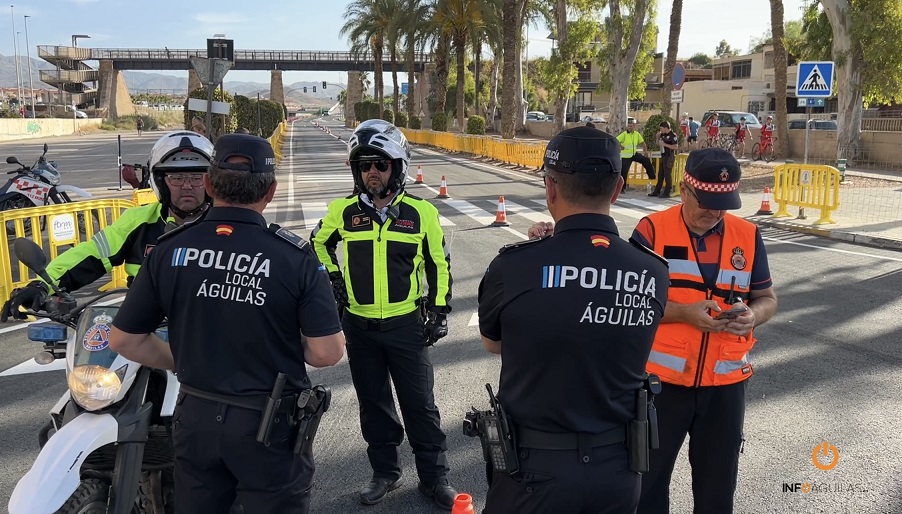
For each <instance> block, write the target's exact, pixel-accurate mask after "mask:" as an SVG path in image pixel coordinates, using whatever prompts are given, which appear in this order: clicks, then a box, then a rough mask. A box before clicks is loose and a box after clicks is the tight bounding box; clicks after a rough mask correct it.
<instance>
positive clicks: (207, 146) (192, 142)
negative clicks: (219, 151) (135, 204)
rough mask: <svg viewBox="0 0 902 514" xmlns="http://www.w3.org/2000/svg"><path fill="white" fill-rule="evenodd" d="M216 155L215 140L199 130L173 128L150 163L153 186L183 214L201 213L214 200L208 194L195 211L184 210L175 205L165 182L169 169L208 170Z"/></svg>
mask: <svg viewBox="0 0 902 514" xmlns="http://www.w3.org/2000/svg"><path fill="white" fill-rule="evenodd" d="M212 155H213V143H211V142H210V140H209V139H207V138H205V137H204V136H202V135H200V134H198V133H197V132H191V131H188V130H179V131H176V132H170V133H168V134H166V135H164V136H163V137H161V138H160V139H158V140H157V142H156V143H154V145H153V148H152V149H151V150H150V159H149V161H148V163H147V165H148V167H149V168H150V176H151V181H150V187H151V188H152V189H153V192H154V193H155V194H156V195H157V200H159V201H160V203H161V204H163V207H166V208H168V209H169V210H170V211H172V212H173V213H175V214H176V215H178V216H179V217H181V218H185V217H188V216H191V215H194V214H197V213H198V212H200V211H201V210H202V209H204V208H205V207H206V206H207V204H209V203H211V202H212V199H211V198H210V197H209V196H208V197H207V199H206V201H205V202H204V203H202V204H201V205H199V206H198V207H197V208H196V209H194V210H192V211H191V212H184V211H182V210H181V209H179V208H178V207H176V206H174V205H172V199H171V198H170V197H169V187H168V186H167V185H166V182H165V179H164V177H165V175H166V173H172V172H183V173H206V172H207V170H208V169H209V167H210V161H211V158H212V157H211V156H212Z"/></svg>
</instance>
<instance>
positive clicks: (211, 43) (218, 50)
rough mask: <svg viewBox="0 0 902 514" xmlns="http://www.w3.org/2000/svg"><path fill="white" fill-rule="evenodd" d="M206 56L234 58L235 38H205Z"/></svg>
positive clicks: (209, 57)
mask: <svg viewBox="0 0 902 514" xmlns="http://www.w3.org/2000/svg"><path fill="white" fill-rule="evenodd" d="M207 58H208V59H225V60H227V61H234V60H235V40H234V39H208V40H207Z"/></svg>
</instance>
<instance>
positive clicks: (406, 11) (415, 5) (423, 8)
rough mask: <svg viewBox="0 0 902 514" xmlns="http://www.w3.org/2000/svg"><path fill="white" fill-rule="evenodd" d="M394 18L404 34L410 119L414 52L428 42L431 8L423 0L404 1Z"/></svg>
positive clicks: (399, 29)
mask: <svg viewBox="0 0 902 514" xmlns="http://www.w3.org/2000/svg"><path fill="white" fill-rule="evenodd" d="M398 14H399V15H398V16H397V18H396V21H397V23H398V29H397V30H398V31H399V32H403V33H404V55H405V61H406V62H407V119H408V120H410V119H412V118H413V117H414V116H415V115H416V113H415V112H414V108H415V102H414V98H415V97H416V96H415V95H416V92H415V89H414V88H415V87H416V84H415V80H414V77H415V74H416V71H415V70H416V68H415V62H416V52H417V51H423V49H424V48H425V46H426V44H427V42H428V38H427V35H428V31H429V21H430V19H431V17H432V14H431V6H430V5H429V4H428V3H426V1H425V0H404V4H403V8H402V9H401V11H400V12H399V13H398Z"/></svg>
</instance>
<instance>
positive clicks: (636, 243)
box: [630, 237, 670, 268]
mask: <svg viewBox="0 0 902 514" xmlns="http://www.w3.org/2000/svg"><path fill="white" fill-rule="evenodd" d="M630 244H631V245H633V246H634V247H636V248H638V249H639V250H642V251H643V252H645V253H647V254H648V255H651V256H652V257H654V258H655V259H658V260H659V261H661V262H662V263H663V264H664V265H665V266H667V267H668V268H669V267H670V265H669V264H668V263H667V259H665V258H664V257H661V256H660V255H658V254H657V253H655V251H654V250H652V249H651V248H649V247H647V246H645V245H644V244H642V243H640V242H639V241H637V240H636V238H634V237H631V238H630Z"/></svg>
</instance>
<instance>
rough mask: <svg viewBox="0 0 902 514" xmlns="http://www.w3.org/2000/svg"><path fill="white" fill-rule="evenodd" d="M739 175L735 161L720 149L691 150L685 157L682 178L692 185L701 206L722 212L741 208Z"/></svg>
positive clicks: (740, 172) (740, 176) (740, 169)
mask: <svg viewBox="0 0 902 514" xmlns="http://www.w3.org/2000/svg"><path fill="white" fill-rule="evenodd" d="M741 178H742V168H740V167H739V161H737V160H736V158H735V157H733V155H732V154H731V153H730V152H728V151H726V150H724V149H722V148H702V149H700V150H695V151H693V152H690V153H689V158H688V159H686V174H685V175H684V176H683V181H684V182H685V183H687V184H689V185H690V186H691V187H692V189H693V190H694V191H695V194H696V196H697V197H698V200H699V203H701V204H702V206H703V208H705V209H711V210H719V211H725V210H731V209H739V208H740V207H742V198H740V196H739V180H740V179H741Z"/></svg>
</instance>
